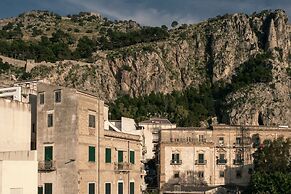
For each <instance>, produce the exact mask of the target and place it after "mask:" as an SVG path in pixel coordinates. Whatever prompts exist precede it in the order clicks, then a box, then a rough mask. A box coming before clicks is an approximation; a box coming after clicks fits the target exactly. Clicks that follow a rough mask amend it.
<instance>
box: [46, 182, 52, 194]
mask: <svg viewBox="0 0 291 194" xmlns="http://www.w3.org/2000/svg"><path fill="white" fill-rule="evenodd" d="M44 194H53V184H52V183H45V184H44Z"/></svg>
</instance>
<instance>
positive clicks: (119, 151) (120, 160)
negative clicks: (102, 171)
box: [118, 150, 123, 163]
mask: <svg viewBox="0 0 291 194" xmlns="http://www.w3.org/2000/svg"><path fill="white" fill-rule="evenodd" d="M122 162H123V151H122V150H118V163H122Z"/></svg>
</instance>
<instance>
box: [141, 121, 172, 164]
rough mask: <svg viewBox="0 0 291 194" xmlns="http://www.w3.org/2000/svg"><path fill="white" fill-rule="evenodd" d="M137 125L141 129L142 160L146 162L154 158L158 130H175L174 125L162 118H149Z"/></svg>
mask: <svg viewBox="0 0 291 194" xmlns="http://www.w3.org/2000/svg"><path fill="white" fill-rule="evenodd" d="M138 125H139V127H140V128H142V133H143V141H144V142H143V145H144V150H143V151H144V160H146V161H147V160H151V159H153V158H154V157H155V153H156V145H157V143H158V142H159V132H160V130H161V129H173V128H176V124H172V123H171V122H170V121H169V120H168V119H163V118H151V119H149V120H146V121H142V122H140V123H139V124H138Z"/></svg>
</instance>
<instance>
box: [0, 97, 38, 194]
mask: <svg viewBox="0 0 291 194" xmlns="http://www.w3.org/2000/svg"><path fill="white" fill-rule="evenodd" d="M30 134H31V106H30V104H28V103H25V102H21V101H19V100H13V98H8V99H7V97H6V96H3V95H2V97H0V194H8V193H11V194H36V193H37V154H36V151H31V149H30V146H31V135H30ZM20 172H21V173H20Z"/></svg>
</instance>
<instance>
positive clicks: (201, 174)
mask: <svg viewBox="0 0 291 194" xmlns="http://www.w3.org/2000/svg"><path fill="white" fill-rule="evenodd" d="M197 177H198V178H204V171H202V170H201V171H198V172H197Z"/></svg>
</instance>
